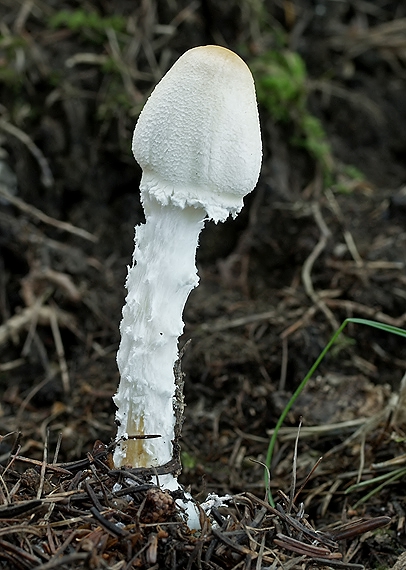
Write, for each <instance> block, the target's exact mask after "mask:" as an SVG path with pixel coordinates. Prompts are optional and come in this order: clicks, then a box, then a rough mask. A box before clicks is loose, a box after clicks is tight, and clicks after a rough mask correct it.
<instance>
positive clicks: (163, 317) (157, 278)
mask: <svg viewBox="0 0 406 570" xmlns="http://www.w3.org/2000/svg"><path fill="white" fill-rule="evenodd" d="M141 191H142V184H141ZM142 197H143V205H144V210H145V216H146V223H145V224H144V225H142V226H139V227H138V228H136V231H135V242H136V247H135V251H134V256H133V265H132V267H130V268H129V270H128V276H127V282H126V287H127V291H128V294H127V298H126V303H125V305H124V308H123V320H122V322H121V325H120V331H121V343H120V347H119V350H118V353H117V363H118V367H119V371H120V377H121V380H120V384H119V387H118V391H117V394H116V395H115V397H114V402H115V404H116V406H117V408H118V410H117V413H116V421H117V424H118V430H117V440H118V441H119V445H118V446H117V448H116V451H115V453H114V463H115V465H116V466H117V467H120V466H122V465H131V466H132V467H150V466H157V465H162V464H164V463H166V462H167V461H169V460H170V459H171V458H172V440H173V438H174V425H175V415H174V411H173V400H174V394H175V379H174V371H173V368H174V364H175V362H176V359H177V357H178V338H179V336H180V335H181V334H182V332H183V326H184V324H183V321H182V314H183V309H184V306H185V303H186V300H187V298H188V296H189V293H190V291H191V290H192V289H193V288H194V287H196V285H197V284H198V276H197V271H196V266H195V255H196V249H197V245H198V238H199V234H200V231H201V230H202V228H203V225H204V217H205V211H204V210H203V209H201V208H194V207H186V208H179V207H178V206H176V205H174V204H173V203H172V202H171V201H169V203H168V204H166V205H162V204H161V203H160V202H158V201H157V200H155V199H154V198H151V197H150V195H148V193H147V192H142ZM134 435H138V436H139V435H141V436H142V435H159V436H160V437H157V438H154V439H135V440H126V438H127V436H134ZM121 439H122V441H121Z"/></svg>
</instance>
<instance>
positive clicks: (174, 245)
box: [114, 46, 262, 467]
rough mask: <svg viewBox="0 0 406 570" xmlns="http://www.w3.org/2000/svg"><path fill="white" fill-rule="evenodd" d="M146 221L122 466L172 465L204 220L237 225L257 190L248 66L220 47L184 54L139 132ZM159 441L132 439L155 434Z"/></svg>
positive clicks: (135, 290) (128, 317)
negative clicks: (187, 311)
mask: <svg viewBox="0 0 406 570" xmlns="http://www.w3.org/2000/svg"><path fill="white" fill-rule="evenodd" d="M133 152H134V156H135V158H136V160H137V161H138V163H139V164H140V166H141V168H142V171H143V173H142V179H141V185H140V190H141V199H142V204H143V206H144V210H145V217H146V223H145V224H144V225H141V226H139V227H138V228H136V231H135V251H134V255H133V264H132V266H131V267H130V268H129V269H128V277H127V282H126V287H127V290H128V294H127V298H126V303H125V306H124V308H123V320H122V322H121V326H120V331H121V343H120V347H119V350H118V354H117V362H118V367H119V370H120V376H121V379H120V384H119V388H118V392H117V394H116V395H115V397H114V402H115V404H116V406H117V408H118V409H117V413H116V420H117V424H118V431H117V441H118V442H119V443H118V445H117V448H116V451H115V453H114V463H115V465H116V466H117V467H119V466H123V465H131V466H133V467H149V466H158V465H163V464H165V463H166V462H168V461H169V460H170V459H171V458H172V440H173V438H174V424H175V415H174V410H173V405H174V392H175V379H174V371H173V368H174V364H175V362H176V360H177V357H178V338H179V336H180V335H181V334H182V332H183V327H184V324H183V321H182V313H183V308H184V306H185V303H186V300H187V298H188V296H189V293H190V291H191V290H192V289H193V288H194V287H196V286H197V284H198V277H197V271H196V267H195V255H196V249H197V246H198V238H199V233H200V231H201V230H202V228H203V226H204V222H205V220H206V219H213V220H214V221H215V222H218V221H223V220H225V219H226V218H227V217H228V216H229V215H230V214H231V215H232V216H233V217H235V216H236V215H237V214H238V212H239V211H240V210H241V208H242V206H243V197H244V196H245V195H246V194H248V193H249V192H251V191H252V190H253V188H254V187H255V185H256V183H257V180H258V176H259V171H260V167H261V155H262V151H261V135H260V128H259V121H258V111H257V104H256V97H255V88H254V83H253V79H252V75H251V73H250V71H249V69H248V67H247V66H246V64H245V63H244V62H243V61H242V60H241V59H240V58H239V57H238V56H237V55H236V54H235V53H233V52H231V51H229V50H228V49H225V48H222V47H218V46H204V47H197V48H194V49H191V50H189V51H188V52H186V53H185V54H184V55H183V56H182V57H180V58H179V60H178V61H177V62H176V63H175V64H174V66H173V67H172V68H171V69H170V70H169V71H168V73H167V74H166V75H165V76H164V77H163V79H162V80H161V81H160V83H158V85H157V86H156V88H155V89H154V91H153V93H152V94H151V96H150V98H149V99H148V101H147V103H146V104H145V107H144V109H143V111H142V112H141V115H140V117H139V120H138V122H137V125H136V127H135V130H134V137H133ZM155 434H159V435H160V437H159V438H155V439H145V440H142V439H138V440H137V439H127V437H128V436H134V435H155Z"/></svg>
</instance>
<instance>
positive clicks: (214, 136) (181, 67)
mask: <svg viewBox="0 0 406 570" xmlns="http://www.w3.org/2000/svg"><path fill="white" fill-rule="evenodd" d="M132 148H133V153H134V156H135V159H136V160H137V162H138V163H139V165H140V166H141V168H142V170H143V180H142V183H141V187H142V190H143V192H148V193H149V195H151V196H153V197H154V198H155V199H157V200H158V201H160V202H161V203H162V204H168V203H169V202H172V203H175V204H176V205H178V206H180V207H185V206H195V207H203V208H204V209H205V210H206V212H207V214H208V215H209V217H210V218H212V219H214V220H215V221H221V220H224V219H226V218H227V217H228V215H229V214H232V215H233V216H235V215H236V214H237V213H238V212H239V211H240V210H241V208H242V206H243V197H244V196H245V195H246V194H248V193H249V192H251V191H252V190H253V189H254V187H255V185H256V183H257V181H258V176H259V172H260V168H261V159H262V143H261V132H260V126H259V118H258V109H257V102H256V97H255V87H254V81H253V78H252V75H251V72H250V70H249V68H248V67H247V65H246V64H245V63H244V62H243V60H242V59H241V58H240V57H239V56H238V55H236V54H235V53H234V52H232V51H230V50H228V49H226V48H223V47H220V46H202V47H196V48H193V49H191V50H189V51H187V52H186V53H185V54H183V55H182V56H181V57H180V58H179V59H178V60H177V62H176V63H175V64H174V65H173V67H172V68H171V69H170V70H169V71H168V72H167V74H166V75H165V76H164V77H163V78H162V79H161V81H160V82H159V83H158V85H157V86H156V87H155V89H154V91H153V92H152V94H151V96H150V97H149V99H148V101H147V102H146V104H145V106H144V108H143V110H142V112H141V114H140V117H139V119H138V122H137V125H136V127H135V130H134V136H133V145H132Z"/></svg>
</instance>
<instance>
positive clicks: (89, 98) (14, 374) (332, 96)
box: [0, 0, 406, 570]
mask: <svg viewBox="0 0 406 570" xmlns="http://www.w3.org/2000/svg"><path fill="white" fill-rule="evenodd" d="M64 10H67V11H71V12H72V11H73V10H79V11H82V14H83V13H89V12H91V13H95V14H98V16H99V20H97V18H96V23H94V22H93V24H92V23H89V21H85V22H84V23H83V21H82V23H80V24H78V25H77V27H75V25H76V24H74V23H72V22H71V23H70V24H69V25H68V24H67V23H66V18H65V20H63V21H62V24H59V25H56V24H55V18H56V17H57V16H58V15H59V16H60V14H61V12H62V11H64ZM113 16H119V17H121V18H123V22H124V24H123V26H124V27H121V28H120V26H118V27H115V24H114V21H113V20H111V18H113ZM100 18H104V19H105V20H104V25H103V26H101V25H98V24H97V21H103V20H100ZM107 18H109V20H106V19H107ZM0 21H1V24H0V319H1V321H0V322H1V324H0V391H1V392H0V393H1V401H0V433H1V434H2V437H1V438H0V459H1V464H2V466H3V467H2V468H1V470H2V471H1V474H2V478H1V481H0V482H1V485H0V500H1V503H2V504H3V506H0V568H43V569H44V570H46V569H47V568H73V567H78V568H79V567H80V568H117V569H119V568H133V567H142V568H151V569H152V568H175V567H176V568H179V569H180V568H213V569H214V568H246V569H251V568H252V569H254V568H255V569H260V568H271V567H272V568H299V567H300V568H309V567H312V566H314V565H317V566H319V567H334V568H336V567H339V568H362V567H364V568H378V567H379V568H391V567H393V568H397V569H398V570H399V569H401V568H405V567H406V566H405V561H404V557H403V562H402V553H404V551H405V550H406V536H405V532H406V528H405V511H406V496H405V486H404V484H405V478H406V469H405V457H406V450H405V441H406V413H405V395H404V394H405V389H406V387H405V386H403V391H402V384H401V381H402V377H403V375H404V374H405V372H406V345H405V341H404V338H402V336H399V335H398V334H391V333H390V332H388V331H382V330H378V329H376V328H373V327H370V326H365V325H362V324H359V323H354V322H349V323H348V324H347V326H346V328H345V330H344V331H343V333H342V334H341V335H340V337H339V339H338V341H337V342H336V343H335V345H334V346H333V348H332V349H331V350H330V351H329V352H328V354H327V356H326V358H325V359H324V360H323V361H322V363H321V364H320V366H319V367H318V368H317V371H316V372H315V373H314V374H313V376H312V378H311V380H310V381H309V383H308V385H307V386H306V388H305V390H304V391H303V392H302V394H301V395H300V397H299V398H298V399H297V401H296V402H295V404H294V406H293V407H292V408H291V410H290V411H289V413H288V414H287V417H286V418H285V421H284V424H283V428H282V430H281V431H280V433H279V436H278V438H277V442H276V448H275V452H274V455H273V460H272V467H271V481H270V488H271V491H272V494H273V496H274V497H275V498H276V499H277V503H278V505H279V507H278V508H279V510H274V511H272V508H271V507H270V506H269V503H268V502H266V501H265V502H264V500H263V499H264V496H265V487H264V467H263V464H264V462H265V461H266V455H267V449H268V444H269V439H270V437H271V435H272V430H273V428H274V427H275V425H276V422H277V421H278V418H279V417H280V415H281V413H282V412H283V410H284V407H285V406H286V404H287V402H288V401H289V398H290V397H291V395H292V393H293V392H294V391H295V389H296V388H297V387H298V386H299V384H300V382H301V381H302V380H303V378H304V376H305V375H306V373H307V372H308V370H309V369H310V367H311V366H312V365H313V364H314V362H315V361H316V359H317V358H318V356H319V355H320V353H321V351H322V350H323V349H324V347H325V346H326V345H327V343H328V342H329V340H330V339H331V337H332V335H333V334H334V333H335V331H336V330H337V329H338V327H339V326H340V325H341V323H343V322H344V320H345V319H347V318H363V319H369V320H373V321H379V322H381V323H384V324H385V325H388V326H392V327H400V328H402V327H405V322H406V293H405V283H406V276H405V266H406V230H405V222H406V186H405V183H406V130H405V129H404V128H403V125H406V105H405V93H406V51H405V46H406V7H405V5H404V3H403V2H402V1H400V0H399V1H390V0H387V1H386V0H385V1H384V0H380V1H377V2H373V3H372V2H358V1H347V0H342V1H341V2H336V1H332V0H331V1H330V0H323V1H320V2H313V1H311V0H302V1H300V2H299V1H292V2H288V1H287V2H278V1H271V0H269V1H268V0H267V1H266V2H263V3H259V4H256V3H253V2H248V1H244V2H237V1H236V0H227V1H223V0H217V1H216V2H212V0H201V1H197V2H183V0H171V1H168V2H161V1H160V0H146V1H140V2H139V3H134V2H131V1H129V0H118V1H117V2H114V3H113V2H112V3H110V2H106V1H102V0H100V1H97V0H88V1H86V2H80V3H79V2H75V1H74V0H66V2H62V1H61V0H59V1H56V0H49V1H48V2H43V1H42V0H34V1H33V2H29V1H27V2H24V1H22V0H18V1H17V2H15V1H13V0H0ZM106 22H108V23H107V24H106ZM282 37H283V38H284V40H285V42H286V45H287V46H288V47H289V49H291V50H294V51H297V52H298V53H299V54H300V55H301V57H302V58H303V59H304V61H305V63H306V66H307V73H308V79H307V90H308V101H307V104H308V109H309V111H310V112H311V113H313V114H314V115H315V116H316V117H317V118H319V119H320V121H321V122H322V125H323V127H324V129H325V131H326V133H327V138H328V141H329V143H330V145H331V150H332V163H331V165H330V166H331V184H326V179H325V177H323V172H322V169H321V167H320V164H319V163H318V161H317V160H315V158H314V157H313V156H312V154H311V152H309V150H308V149H306V147H305V146H304V147H303V146H302V147H298V146H295V144H293V142H292V128H293V127H292V125H289V124H284V123H281V122H278V121H276V120H275V118H274V117H272V116H271V115H270V113H269V112H268V111H267V110H266V109H265V108H264V107H263V106H261V107H260V117H261V126H262V135H263V143H264V157H263V168H262V172H261V177H260V180H259V183H258V186H257V188H256V190H255V191H254V192H253V193H252V194H251V195H249V196H248V197H247V198H246V200H245V208H244V210H243V211H242V213H241V214H240V216H239V217H238V218H237V219H236V220H235V221H232V220H229V221H227V222H226V223H225V224H219V225H215V224H213V223H210V222H209V223H207V225H206V228H205V230H204V231H203V232H202V235H201V240H200V247H199V250H198V254H197V265H198V270H199V275H200V285H199V287H198V288H196V289H195V290H194V291H193V292H192V294H191V295H190V298H189V300H188V303H187V306H186V310H185V314H184V321H185V331H184V335H183V337H182V338H181V339H180V347H185V350H184V356H183V358H182V369H183V372H184V374H185V389H184V391H185V399H186V403H187V407H186V412H185V421H184V426H183V432H182V441H181V445H182V463H183V471H182V474H181V476H180V480H181V482H182V483H183V484H184V485H186V486H189V487H190V491H191V493H192V495H193V496H194V497H195V498H196V500H198V501H199V502H203V501H205V499H206V498H207V496H208V495H209V493H216V494H218V495H220V496H224V495H227V494H228V495H230V499H229V501H228V502H227V501H226V503H227V505H228V506H222V507H219V508H218V509H214V511H213V513H214V514H213V513H212V515H211V516H212V517H213V516H214V519H215V521H216V522H215V521H214V520H213V518H209V519H207V518H205V523H204V525H203V529H202V533H201V535H196V534H193V533H192V534H191V533H190V532H188V530H187V529H185V528H184V526H182V524H181V523H179V525H180V526H179V527H176V528H178V530H177V531H176V532H175V530H173V528H175V527H171V526H170V525H171V524H174V523H173V520H175V519H176V517H175V519H173V517H174V516H175V515H174V514H173V508H172V507H173V504H172V502H173V499H171V498H168V497H167V496H165V497H162V496H161V495H159V493H158V490H157V489H156V487H154V484H153V482H151V474H149V473H143V474H139V473H137V474H136V475H137V477H141V475H142V477H143V478H144V480H145V481H144V482H145V484H146V485H147V488H146V489H145V490H144V491H143V492H144V495H142V497H143V501H144V502H143V501H140V500H138V499H136V498H134V497H133V498H132V503H131V509H132V511H131V510H130V511H128V508H130V507H128V505H127V507H125V506H123V505H122V504H121V506H120V509H121V510H120V512H121V513H124V514H122V517H121V518H120V516H118V514H117V512H115V513H114V512H112V511H113V506H112V504H111V502H110V503H109V502H108V500H109V501H110V499H111V497H112V496H113V495H114V489H113V485H114V484H115V483H116V482H117V481H121V484H123V481H122V477H121V475H120V474H117V473H116V474H115V473H114V470H112V469H111V465H110V463H109V453H110V451H111V450H110V448H108V447H105V446H107V445H108V444H109V443H110V442H111V441H113V440H114V436H115V424H114V411H115V410H114V405H113V402H112V395H113V394H114V392H115V390H116V388H117V385H118V380H119V377H118V371H117V366H116V361H115V355H116V351H117V347H118V343H119V332H118V326H119V322H120V316H121V308H122V306H123V303H124V297H125V289H124V282H125V276H126V267H127V265H128V264H129V263H130V262H131V255H132V250H133V233H134V225H136V224H139V223H142V221H143V211H142V207H141V205H140V200H139V193H138V185H139V180H140V175H141V171H140V169H139V167H138V165H137V164H136V163H135V161H134V160H133V158H132V156H131V151H130V146H131V145H130V141H131V135H132V130H133V128H134V124H135V121H136V118H137V116H138V114H139V111H140V110H141V108H142V105H143V103H144V102H145V99H146V97H147V96H148V94H149V93H150V91H151V89H152V88H153V86H154V85H155V84H156V83H157V81H158V80H159V79H160V77H161V76H162V75H163V74H164V73H165V71H167V69H168V68H169V67H170V65H172V63H173V62H174V61H175V60H176V59H177V58H178V57H179V55H181V54H182V53H183V52H184V51H186V50H187V49H189V48H190V47H193V46H195V45H204V44H210V43H216V44H221V45H225V46H227V47H229V48H230V49H233V50H234V51H236V52H237V53H239V54H240V55H241V56H242V57H243V58H244V59H245V60H246V61H247V63H248V65H250V62H252V61H254V60H255V58H256V57H258V56H260V55H261V54H263V53H264V52H266V51H267V50H270V49H277V48H278V46H280V41H281V39H280V38H282ZM348 166H351V167H356V169H357V170H358V171H359V172H361V173H362V177H360V176H351V175H350V174H349V173H350V170H349V169H348ZM10 194H11V196H10ZM174 247H175V245H174ZM189 339H191V342H188V341H189ZM300 422H302V427H301V430H300V433H299V432H298V424H299V423H300ZM100 441H101V442H103V444H101V443H100ZM97 442H99V443H97ZM321 456H322V457H323V460H322V461H321V463H320V464H318V459H319V457H321ZM95 458H96V459H97V458H99V459H98V463H97V462H96V463H95V460H94V459H95ZM82 460H84V461H85V463H80V462H81V461H82ZM35 462H37V463H35ZM78 462H79V463H78ZM86 462H87V463H86ZM52 463H54V464H55V465H56V467H55V466H54V467H53V468H52V466H51V467H50V465H51V464H52ZM72 465H74V467H72ZM58 466H59V467H58ZM58 469H59V471H58ZM78 473H79V474H80V475H78ZM378 476H380V477H381V478H380V479H379V480H378V481H374V479H375V478H376V477H378ZM120 477H121V479H120ZM134 477H135V475H134ZM64 478H65V479H64ZM81 478H82V479H81ZM80 479H81V481H82V483H81V485H82V487H80V486H78V485H79V483H80V481H79V480H80ZM64 481H65V482H64ZM360 482H363V483H364V484H363V485H361V486H355V485H356V484H357V483H360ZM75 485H76V487H75ZM98 485H99V486H98ZM68 487H69V488H70V491H69V492H71V493H73V494H72V497H73V498H72V499H71V502H70V504H71V505H72V504H73V503H74V501H75V500H76V501H78V502H77V503H75V505H76V506H75V508H73V507H72V510H70V511H69V512H68V511H66V512H65V513H62V511H61V510H60V509H61V508H62V503H63V504H64V505H65V508H66V502H67V501H68V499H67V495H66V493H68ZM84 487H86V489H87V491H86V492H87V493H88V495H86V497H85V498H84V497H83V495H80V493H82V492H84V491H83V489H84ZM89 487H91V488H94V489H96V491H97V492H96V494H95V492H93V491H92V492H90V491H89V490H88V489H89ZM292 488H293V491H291V489H292ZM80 489H81V490H80ZM151 489H152V490H151ZM79 490H80V492H79ZM124 490H126V489H124ZM371 491H374V493H372V492H371ZM74 492H77V493H76V495H74ZM127 492H128V493H130V491H129V490H128V489H127ZM140 492H141V490H140ZM56 493H59V495H58V497H59V499H58V500H57V499H54V502H52V501H51V499H52V494H53V495H55V494H56ZM63 493H65V494H63ZM92 493H93V495H94V496H93V495H92ZM148 493H149V494H148ZM157 493H158V495H157ZM290 493H291V495H289V494H290ZM295 493H296V494H297V495H298V496H296V497H295V501H294V504H292V500H289V496H290V497H291V498H293V496H294V495H295ZM284 494H285V495H286V496H287V497H288V498H286V497H284ZM41 497H42V498H43V503H44V501H45V499H46V502H47V504H48V503H49V504H51V503H52V504H53V505H54V507H53V510H51V509H48V510H45V511H44V509H43V506H44V504H45V503H44V504H43V503H41ZM75 497H76V499H75ZM94 497H96V498H94ZM114 497H115V500H116V498H117V496H116V495H114ZM104 500H105V501H106V502H103V501H104ZM24 501H25V502H27V501H28V503H24ZM32 501H34V502H35V501H37V503H36V504H34V503H33V502H32ZM38 501H39V502H38ZM58 501H59V502H58ZM137 501H138V502H137ZM171 501H172V502H171ZM19 503H22V505H23V504H25V505H26V506H27V508H26V509H25V510H24V508H23V509H22V510H21V512H18V513H17V511H13V510H12V508H15V507H16V505H18V504H19ZM114 504H115V507H114V508H116V509H118V508H119V507H117V504H116V503H114ZM89 505H90V507H89ZM106 505H107V506H106ZM145 505H147V507H146V506H145ZM264 505H265V506H264ZM20 507H21V505H20ZM90 508H91V509H92V511H91V512H92V516H93V518H90V519H89V517H88V512H89V509H90ZM41 509H42V510H41ZM75 509H76V510H75ZM109 509H110V510H109ZM125 509H127V511H126V510H125ZM137 509H138V510H137ZM141 511H143V513H144V514H143V515H142V516H141V515H140V512H141ZM75 512H76V513H77V514H76V515H74V513H75ZM86 512H87V514H86ZM16 513H17V514H16ZM61 513H62V514H61ZM106 513H107V514H106ZM137 513H138V514H137ZM154 513H155V514H156V513H158V514H157V515H156V518H155V519H154V518H152V519H151V516H152V517H153V516H155V514H154ZM247 513H248V514H247ZM259 513H262V519H261V518H260V517H259ZM300 513H301V514H300ZM303 513H305V515H304V514H303ZM147 515H148V516H147ZM75 516H76V518H77V522H72V521H74V518H75ZM41 517H42V518H41ZM58 517H59V518H58ZM67 517H70V518H69V520H70V521H71V522H70V526H69V525H68V527H69V528H67V529H64V530H63V532H62V530H61V531H59V528H60V527H61V524H62V523H61V520H62V519H64V520H66V519H67ZM83 517H84V518H83ZM86 517H88V518H86ZM137 517H138V518H137ZM171 517H172V518H171ZM278 517H279V519H278ZM287 517H291V518H290V519H289V520H288V518H287ZM387 517H390V519H389V518H387ZM292 519H295V520H300V524H301V525H302V527H301V529H300V532H299V531H298V530H297V526H296V527H295V526H294V523H292ZM75 520H76V519H75ZM130 520H131V521H133V520H137V521H138V522H137V525H138V526H137V529H136V531H134V529H133V527H134V525H133V524H132V523H131V524H132V526H131V524H130V522H129V521H130ZM57 521H59V523H58V524H59V525H60V526H58V524H56V523H57ZM112 521H113V522H114V523H117V521H119V522H120V524H121V526H118V525H117V524H114V525H113V523H112ZM168 521H169V523H168ZM171 521H172V522H171ZM371 521H372V522H371ZM254 523H255V524H254ZM348 523H352V527H351V528H352V531H351V532H348V531H347V530H348V526H345V525H347V524H348ZM109 524H110V526H109ZM24 525H25V529H26V530H25V531H24V529H23V527H24ZM27 525H28V526H29V525H33V526H31V527H30V528H31V532H32V534H29V533H28V531H27ZM75 525H76V526H75ZM111 525H113V527H112V526H111ZM165 525H167V526H165ZM216 525H217V526H216ZM255 525H256V526H255ZM306 525H308V527H309V528H311V529H315V530H317V531H318V532H321V533H322V534H320V536H323V537H324V538H322V539H320V540H319V541H318V543H317V544H318V546H314V545H313V546H314V548H315V550H314V551H306V550H305V547H304V544H306V545H307V547H309V545H311V544H312V541H313V540H314V536H313V535H309V536H306V532H307V531H304V530H303V529H304V527H306V528H307V526H306ZM14 527H15V528H14ZM381 527H382V528H381ZM41 528H42V531H43V530H44V529H46V532H45V531H44V532H45V534H44V532H42V531H40V530H39V529H41ZM118 528H122V529H124V530H122V533H121V534H120V532H119V531H118V530H117V529H118ZM343 528H346V529H347V530H346V533H347V534H340V533H342V532H343ZM22 529H23V530H22ZM151 529H152V530H151ZM171 529H172V530H171ZM247 529H248V530H247ZM68 531H69V532H68ZM25 532H27V534H24V533H25ZM41 533H42V534H41ZM114 533H116V534H114ZM123 533H124V534H123ZM238 533H240V534H238ZM256 533H257V534H256ZM303 533H304V534H303ZM323 533H324V534H323ZM112 537H113V538H114V540H113V538H112ZM328 539H329V540H330V542H331V540H333V539H334V540H335V541H336V543H337V545H336V547H334V548H333V546H332V545H331V544H330V543H329V542H328ZM294 540H296V541H298V542H299V546H298V545H297V544H296V543H295V544H294ZM323 540H325V542H323ZM227 541H228V542H227ZM261 541H262V542H261ZM113 542H114V543H113ZM230 542H231V544H230ZM155 547H156V549H155V550H154V548H155ZM322 547H323V548H324V550H323V548H322ZM318 548H319V550H317V549H318ZM210 549H211V550H210ZM329 552H330V554H331V556H330V555H329V554H328V553H329ZM174 553H177V555H176V554H174ZM333 554H334V556H333ZM336 555H337V556H336ZM340 555H341V556H340ZM176 556H177V557H176ZM402 564H403V565H402Z"/></svg>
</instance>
